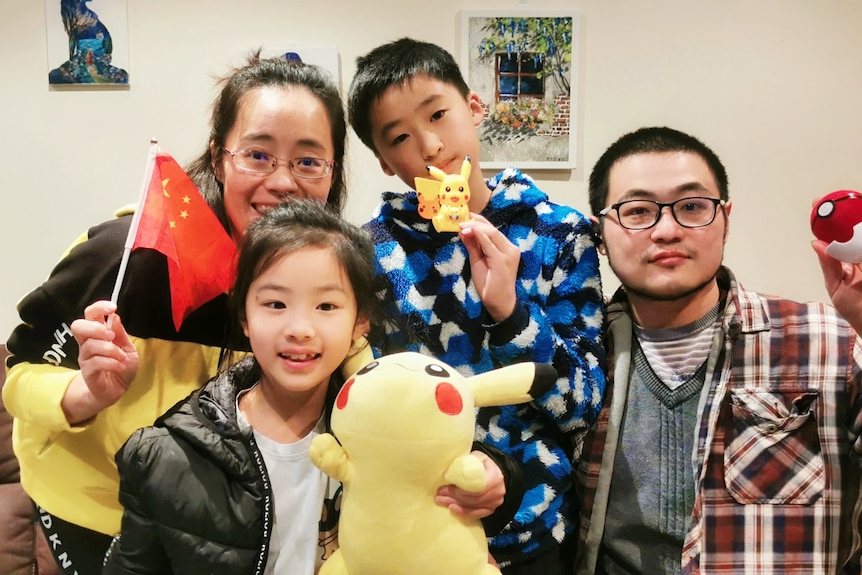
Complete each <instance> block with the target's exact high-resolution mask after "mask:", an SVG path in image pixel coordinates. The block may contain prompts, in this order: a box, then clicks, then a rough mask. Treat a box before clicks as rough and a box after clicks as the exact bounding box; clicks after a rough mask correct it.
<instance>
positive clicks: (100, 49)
mask: <svg viewBox="0 0 862 575" xmlns="http://www.w3.org/2000/svg"><path fill="white" fill-rule="evenodd" d="M127 2H128V0H45V27H46V32H47V39H48V84H49V85H50V86H99V85H113V86H128V85H129V71H128V64H129V23H128V4H127Z"/></svg>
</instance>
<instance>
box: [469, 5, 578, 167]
mask: <svg viewBox="0 0 862 575" xmlns="http://www.w3.org/2000/svg"><path fill="white" fill-rule="evenodd" d="M578 41H579V36H578V16H577V13H576V12H574V11H563V12H561V11H554V12H550V11H531V12H527V11H518V12H517V15H514V14H513V15H505V14H501V13H499V12H488V11H471V10H465V11H462V12H461V49H460V57H461V68H462V72H463V74H464V79H465V80H466V81H467V85H468V86H469V87H470V89H471V90H473V91H474V92H476V94H478V96H479V98H480V100H481V102H482V109H483V112H484V116H485V118H484V120H483V122H482V124H481V125H480V126H479V138H480V142H481V146H482V149H481V154H482V157H481V165H482V167H483V168H503V167H507V166H510V165H514V166H517V167H519V168H524V169H530V168H532V169H543V168H545V169H548V168H550V169H572V168H575V167H576V162H575V151H576V142H577V124H576V114H575V111H576V110H577V105H576V98H577V90H576V89H575V88H576V84H577V44H578Z"/></svg>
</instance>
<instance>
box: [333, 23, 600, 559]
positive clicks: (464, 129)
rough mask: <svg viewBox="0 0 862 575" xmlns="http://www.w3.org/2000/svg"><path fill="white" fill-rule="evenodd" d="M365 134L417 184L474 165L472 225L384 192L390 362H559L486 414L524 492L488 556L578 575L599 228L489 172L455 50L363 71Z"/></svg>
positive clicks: (409, 47) (521, 183)
mask: <svg viewBox="0 0 862 575" xmlns="http://www.w3.org/2000/svg"><path fill="white" fill-rule="evenodd" d="M348 114H349V119H350V123H351V125H352V126H353V129H354V130H355V132H356V134H357V135H358V136H359V138H360V139H361V140H362V142H363V143H365V145H366V146H368V147H369V148H370V149H371V150H372V151H373V152H374V153H375V155H376V156H377V159H378V161H379V162H380V166H381V168H382V169H383V171H384V172H385V173H386V174H388V175H397V176H398V177H399V178H400V179H401V180H402V181H403V182H404V183H406V184H407V185H408V186H410V187H411V188H412V187H413V184H414V178H416V177H417V176H418V177H428V169H427V166H435V167H437V168H439V169H441V170H443V171H444V172H446V173H455V172H459V171H460V167H461V163H462V161H463V160H464V158H465V157H469V158H470V160H471V162H472V166H473V169H472V171H471V174H470V177H469V186H470V191H471V195H470V199H469V202H468V206H469V208H470V212H471V219H470V220H468V221H466V222H463V223H461V224H460V228H461V229H460V232H458V233H453V232H437V231H435V229H434V228H433V227H432V226H431V222H430V220H426V219H424V218H422V217H421V216H420V215H419V213H418V211H417V208H418V201H417V195H416V193H415V192H413V191H411V192H408V193H405V194H397V193H391V192H387V193H384V194H383V203H382V204H381V205H380V207H379V208H378V209H377V210H376V212H375V214H374V216H373V219H372V220H371V221H370V222H368V223H367V224H366V228H367V229H368V230H369V231H370V232H371V233H372V234H373V238H374V243H375V250H376V254H377V274H378V282H379V286H378V287H379V289H380V291H382V292H384V294H385V299H386V301H388V302H390V304H391V306H390V307H391V308H392V311H393V315H394V316H395V319H396V321H397V323H398V325H399V327H400V330H399V331H397V332H394V331H393V332H390V333H389V334H387V339H386V341H385V342H382V343H381V344H380V351H382V352H383V353H389V352H393V351H396V350H399V349H404V348H407V349H411V350H416V351H421V352H423V353H427V354H429V355H432V356H436V357H438V358H440V359H441V360H443V361H445V362H446V363H448V364H449V365H451V366H453V367H455V368H456V369H458V370H459V371H460V372H462V373H463V374H464V375H467V376H469V375H472V374H475V373H481V372H485V371H488V370H490V369H493V368H494V367H496V366H501V365H507V364H511V363H514V362H518V361H527V360H529V361H537V362H545V363H550V364H553V366H554V367H555V368H556V369H557V372H558V373H559V379H558V380H557V384H556V387H555V388H554V389H553V390H552V391H550V392H548V393H547V394H546V395H544V396H542V397H541V398H539V399H537V400H536V401H534V402H532V403H530V404H525V405H519V406H506V407H502V408H483V409H481V410H480V411H479V414H478V418H477V429H476V439H477V440H479V441H483V442H486V443H490V444H491V445H493V446H495V447H498V448H499V449H501V450H503V451H504V452H506V453H509V454H511V455H513V456H514V457H515V458H517V459H518V461H520V462H521V465H522V468H523V472H524V477H525V480H526V482H527V485H526V495H525V496H524V498H523V501H522V502H521V506H520V508H519V509H518V511H517V513H516V514H515V518H514V519H513V520H512V521H511V522H510V523H509V524H508V525H507V526H506V527H505V528H504V529H503V530H502V531H501V532H500V533H499V534H498V535H496V536H494V537H492V538H491V540H490V542H489V545H490V548H491V553H492V555H493V557H494V559H495V560H496V561H497V562H499V564H500V566H501V567H503V572H504V573H506V574H507V575H512V574H520V573H546V574H555V573H561V574H562V573H566V574H567V575H568V574H569V573H571V568H572V562H571V555H572V552H573V549H572V548H573V546H574V538H573V537H571V534H572V532H573V529H574V526H575V524H576V517H577V510H576V507H575V506H576V503H575V496H574V493H573V491H572V479H571V474H572V466H571V458H572V457H574V456H575V455H576V454H577V452H578V451H579V450H580V436H581V434H582V433H583V432H584V430H585V429H586V428H587V427H588V426H589V424H590V423H591V422H592V421H593V420H594V419H595V415H596V413H597V411H598V409H599V408H600V407H601V398H602V393H603V391H604V374H603V371H602V366H603V365H604V349H603V348H602V346H601V341H600V330H601V326H602V320H603V315H604V311H603V305H602V291H601V281H600V279H599V271H598V255H597V251H596V246H595V243H594V238H593V234H592V228H591V225H590V223H589V221H588V220H587V219H586V218H585V217H584V216H583V215H581V214H580V213H578V212H577V211H575V210H574V209H571V208H568V207H564V206H559V205H556V204H553V203H551V202H549V201H548V197H547V195H545V194H544V193H543V192H541V191H540V190H539V189H538V188H536V187H535V185H534V184H533V181H532V180H531V179H530V178H528V177H527V176H525V175H523V174H521V173H520V171H518V170H517V169H515V168H508V169H506V170H504V171H503V172H502V173H500V174H498V175H497V176H495V177H494V178H491V179H490V180H487V181H486V180H484V179H483V177H482V172H481V170H480V169H479V139H478V135H477V133H476V127H477V126H478V125H479V124H480V123H481V122H482V119H483V112H482V107H481V104H480V101H479V98H478V96H477V95H476V94H475V93H473V92H471V91H470V90H469V88H468V87H467V85H466V84H465V82H464V79H463V78H462V77H461V73H460V70H459V69H458V66H457V64H456V63H455V61H454V59H453V58H452V56H451V54H449V53H448V52H447V51H446V50H443V49H442V48H440V47H439V46H436V45H434V44H428V43H424V42H418V41H416V40H412V39H409V38H404V39H401V40H398V41H395V42H392V43H389V44H385V45H382V46H379V47H378V48H375V49H374V50H372V51H371V52H369V53H368V54H367V55H366V56H363V57H360V58H359V59H358V60H357V72H356V75H355V77H354V78H353V81H352V83H351V86H350V93H349V95H348Z"/></svg>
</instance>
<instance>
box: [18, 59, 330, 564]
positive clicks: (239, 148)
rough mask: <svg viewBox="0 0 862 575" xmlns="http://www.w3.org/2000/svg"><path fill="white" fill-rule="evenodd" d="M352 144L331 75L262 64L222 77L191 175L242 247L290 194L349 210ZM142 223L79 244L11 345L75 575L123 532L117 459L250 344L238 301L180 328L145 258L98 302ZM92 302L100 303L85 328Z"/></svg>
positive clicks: (37, 490) (50, 532) (30, 459)
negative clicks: (118, 320)
mask: <svg viewBox="0 0 862 575" xmlns="http://www.w3.org/2000/svg"><path fill="white" fill-rule="evenodd" d="M345 134H346V127H345V119H344V111H343V106H342V103H341V98H340V96H339V93H338V89H337V87H336V85H335V84H334V82H333V81H332V80H331V79H330V77H329V75H328V74H327V73H326V72H325V71H323V70H322V69H319V68H317V67H315V66H310V65H304V64H301V63H298V62H289V61H287V60H285V59H283V58H275V59H264V60H262V59H259V58H258V56H257V55H252V57H251V58H250V60H249V62H248V63H247V65H245V66H244V67H242V68H240V69H238V70H236V71H234V72H233V73H232V74H231V75H230V76H229V77H227V78H226V79H224V85H223V87H222V90H221V92H220V94H219V96H218V97H217V98H216V100H215V102H214V105H213V110H212V118H211V122H210V135H209V138H208V140H207V146H206V148H205V150H204V151H203V153H202V154H201V155H200V157H199V158H198V159H197V160H195V161H194V162H193V163H192V164H191V165H190V166H189V167H188V173H189V175H190V176H191V177H192V179H193V180H194V182H195V184H196V185H197V186H198V189H199V190H200V191H201V194H202V195H203V196H204V198H205V199H206V200H207V202H208V203H209V204H210V206H211V207H212V209H213V211H214V212H215V213H216V215H217V216H218V217H219V219H220V221H221V222H222V225H223V226H224V227H225V230H227V232H228V233H229V234H230V235H231V236H232V237H233V238H234V240H235V241H237V242H239V240H240V239H241V238H242V235H243V233H244V232H245V229H246V228H247V227H248V225H249V224H250V223H251V222H252V221H254V220H256V219H257V218H259V217H260V216H261V214H262V213H263V212H264V211H266V210H267V209H268V208H271V207H273V206H276V205H278V204H279V203H281V202H282V201H283V200H284V199H285V198H286V197H289V196H290V197H307V198H314V199H317V200H320V201H325V202H326V203H327V204H328V205H329V207H330V208H331V209H332V210H333V211H334V212H336V213H338V212H340V209H341V206H342V204H343V202H344V194H345V189H344V145H345V144H344V141H345ZM130 221H131V216H130V215H127V216H125V217H118V218H115V219H113V220H110V221H108V222H104V223H102V224H100V225H97V226H95V227H93V228H91V229H90V230H89V231H88V233H87V234H86V235H85V236H83V237H82V238H81V239H80V240H79V241H77V242H76V244H75V245H74V246H73V248H72V249H71V251H69V252H68V253H67V255H66V256H65V257H64V258H63V259H62V261H61V262H60V263H59V264H58V265H57V267H56V268H55V269H54V271H53V272H52V273H51V276H50V277H49V278H48V280H47V281H46V282H45V283H44V284H43V285H42V286H41V287H39V288H37V289H35V290H34V291H33V292H31V293H30V294H29V295H27V296H26V297H24V298H23V299H22V300H21V302H20V303H19V306H18V311H19V313H20V316H21V320H22V323H21V324H20V325H19V326H18V327H16V328H15V330H14V331H13V333H12V335H11V336H10V338H9V340H8V342H7V347H8V349H9V351H10V352H11V353H12V354H13V355H12V357H10V358H9V360H8V366H9V370H8V374H7V380H6V384H5V386H4V388H3V400H4V402H5V405H6V408H7V410H8V411H9V412H10V413H11V414H12V415H13V416H14V417H15V424H14V425H15V429H14V438H13V439H14V448H15V453H16V455H17V457H18V460H19V463H20V466H21V483H22V484H23V487H24V489H25V491H27V493H28V495H30V497H31V498H32V499H33V500H34V502H35V504H36V506H37V508H38V513H39V515H40V520H39V524H40V525H41V526H42V529H43V530H44V532H45V535H46V536H47V537H48V538H49V540H50V541H51V545H49V547H50V549H51V551H52V553H53V554H54V556H55V558H57V559H58V561H57V562H58V564H59V565H60V566H61V568H62V570H63V572H64V573H68V574H70V575H71V574H72V573H75V572H76V571H77V572H78V573H88V574H89V573H98V572H99V570H100V569H101V567H102V561H103V558H104V555H105V551H106V550H107V548H108V545H109V544H110V542H111V539H112V537H113V536H114V535H116V534H117V533H118V532H119V530H120V519H121V517H122V513H123V509H122V506H121V505H120V503H119V501H118V500H117V493H118V489H119V479H118V476H117V469H116V466H115V463H114V454H115V453H116V451H117V449H119V448H120V446H122V445H123V442H125V440H126V439H127V438H128V437H129V436H130V435H131V434H132V432H133V431H135V430H136V429H138V428H139V427H142V426H145V425H150V424H152V422H153V421H154V420H155V419H156V417H158V416H159V415H161V414H162V413H164V411H165V410H166V409H168V408H169V407H170V406H172V405H174V404H175V403H176V402H177V401H179V400H180V399H182V398H184V397H186V396H188V394H189V393H190V392H192V391H193V390H194V389H196V388H198V387H199V386H200V383H201V382H202V381H206V380H208V379H209V378H210V377H212V376H213V375H214V374H215V373H216V372H217V367H218V364H219V359H220V355H221V353H222V350H225V349H231V348H236V347H237V346H241V343H239V342H237V341H232V340H231V338H229V337H228V334H229V333H234V330H230V329H229V323H230V321H229V317H230V316H229V313H228V310H227V296H226V295H224V296H220V297H217V298H215V299H214V300H212V301H210V302H208V303H206V304H204V305H203V306H202V307H201V308H199V309H198V310H196V311H195V312H193V313H192V314H191V315H190V316H189V317H188V318H187V319H186V321H185V322H184V323H183V325H182V327H181V328H180V330H179V331H177V330H176V329H175V328H174V326H173V323H172V321H171V309H170V303H169V302H170V286H169V284H168V278H167V276H168V274H167V264H166V259H165V257H164V256H163V255H162V254H160V253H158V252H154V251H151V250H135V251H133V252H132V254H131V257H130V259H129V263H128V270H127V274H126V279H125V282H124V284H123V290H122V291H121V293H120V295H119V299H118V302H117V306H116V307H115V306H112V305H111V304H110V303H108V302H106V301H100V300H108V299H109V298H110V295H111V290H112V287H113V282H114V280H115V279H116V277H117V271H118V268H119V264H120V258H121V256H122V253H123V244H124V242H125V238H126V233H127V231H128V229H129V224H130ZM225 265H233V262H225ZM92 302H99V303H97V304H93V305H92V306H91V307H92V309H90V310H89V311H88V312H87V315H86V318H85V320H77V321H75V320H76V319H77V318H79V317H80V314H81V310H83V309H85V307H87V306H88V305H90V304H92ZM114 312H117V313H118V314H119V315H120V316H122V322H123V325H122V328H123V330H124V331H125V332H127V333H128V334H130V337H129V338H128V341H127V342H125V345H124V347H123V348H120V347H117V346H113V345H112V344H111V339H110V337H111V335H112V333H111V332H110V330H107V329H106V326H105V322H104V317H105V316H106V315H108V314H111V313H114ZM73 322H74V323H73ZM73 334H74V337H73ZM106 350H108V353H106ZM90 358H96V361H92V362H91V361H88V360H89V359H90ZM133 373H136V374H137V375H136V376H135V377H134V379H133V377H132V374H133Z"/></svg>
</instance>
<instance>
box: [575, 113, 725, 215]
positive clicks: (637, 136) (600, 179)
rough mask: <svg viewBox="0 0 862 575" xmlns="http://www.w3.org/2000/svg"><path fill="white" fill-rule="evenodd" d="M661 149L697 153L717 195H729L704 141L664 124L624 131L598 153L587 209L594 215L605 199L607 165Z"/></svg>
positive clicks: (721, 168)
mask: <svg viewBox="0 0 862 575" xmlns="http://www.w3.org/2000/svg"><path fill="white" fill-rule="evenodd" d="M661 152H689V153H692V154H697V155H698V156H700V157H701V158H703V161H704V162H706V165H707V167H708V168H709V171H710V172H712V176H713V177H714V178H715V184H716V185H717V186H718V192H719V196H720V197H721V199H722V200H727V199H728V198H729V194H728V188H727V171H726V170H725V169H724V165H723V164H722V163H721V160H719V159H718V156H717V155H716V154H715V152H713V151H712V150H711V149H710V148H709V147H708V146H707V145H706V144H704V143H703V142H701V141H700V140H698V139H697V138H695V137H694V136H690V135H689V134H686V133H684V132H680V131H679V130H674V129H673V128H667V127H650V128H641V129H639V130H635V131H634V132H629V133H628V134H625V135H624V136H622V137H621V138H620V139H618V140H617V141H616V142H614V143H613V144H611V146H610V147H609V148H608V149H607V150H605V153H603V154H602V155H601V157H600V158H599V160H598V161H597V162H596V165H595V166H594V167H593V171H592V173H591V174H590V211H592V213H593V215H594V216H597V217H598V215H599V212H600V211H602V210H603V209H604V208H605V202H607V199H608V178H609V177H610V173H611V168H613V167H614V164H616V163H617V162H618V161H619V160H622V159H623V158H627V157H629V156H634V155H635V154H651V153H661Z"/></svg>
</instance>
